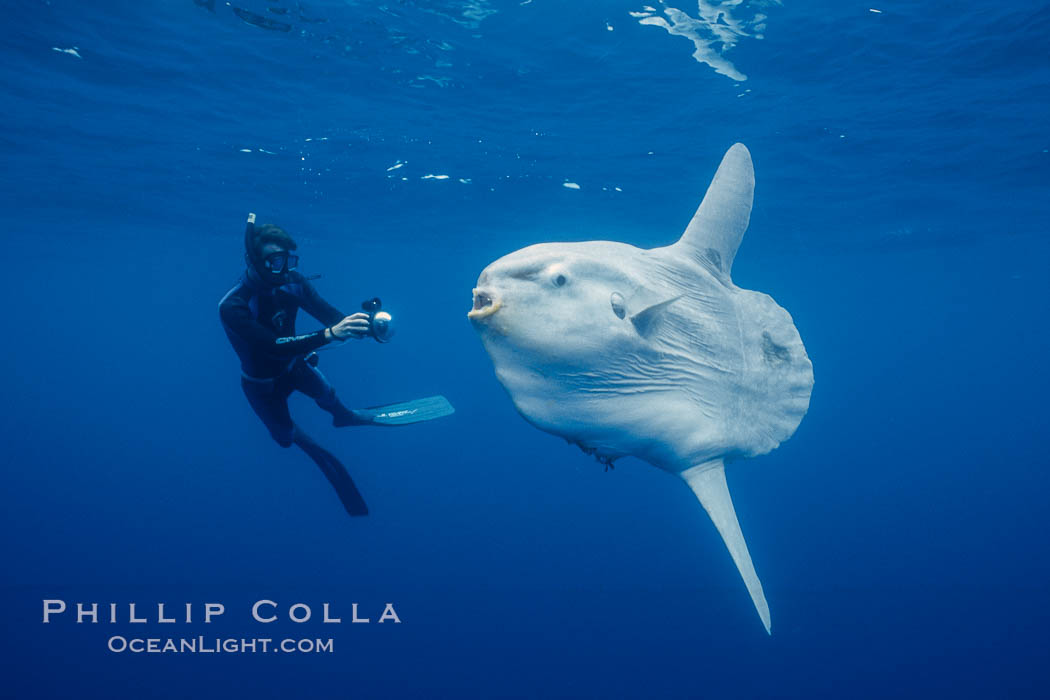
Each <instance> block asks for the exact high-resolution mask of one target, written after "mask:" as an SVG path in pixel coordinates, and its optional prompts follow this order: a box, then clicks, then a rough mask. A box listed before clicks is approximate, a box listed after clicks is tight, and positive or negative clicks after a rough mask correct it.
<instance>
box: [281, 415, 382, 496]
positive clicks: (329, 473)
mask: <svg viewBox="0 0 1050 700" xmlns="http://www.w3.org/2000/svg"><path fill="white" fill-rule="evenodd" d="M292 440H293V442H295V444H296V445H298V446H299V449H301V450H302V451H303V452H305V453H306V455H307V456H308V457H309V458H310V459H312V460H313V461H314V463H316V464H317V466H318V467H320V468H321V472H322V473H323V474H324V475H325V478H327V479H328V483H330V484H331V485H332V487H333V488H334V489H335V492H336V494H337V495H338V496H339V500H340V501H341V502H342V504H343V508H345V509H346V512H347V513H349V514H350V515H354V516H357V515H368V506H367V505H365V499H364V498H362V497H361V492H360V491H358V490H357V486H355V485H354V480H353V479H351V478H350V474H349V473H348V472H347V471H346V467H344V466H343V464H342V463H341V462H340V461H339V460H338V459H336V458H335V455H333V454H332V453H331V452H329V451H328V450H326V449H325V448H323V447H321V446H320V445H318V444H317V443H316V442H314V441H313V439H312V438H311V437H310V436H309V435H307V434H306V433H304V432H303V431H302V430H300V429H299V428H298V426H297V427H296V428H295V432H294V434H293V436H292Z"/></svg>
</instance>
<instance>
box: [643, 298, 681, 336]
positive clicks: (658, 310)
mask: <svg viewBox="0 0 1050 700" xmlns="http://www.w3.org/2000/svg"><path fill="white" fill-rule="evenodd" d="M681 298H682V295H681V294H679V295H678V296H676V297H671V298H670V299H665V300H664V301H661V302H660V303H658V304H653V305H651V306H647V307H645V308H644V309H642V310H641V311H639V312H638V313H636V314H631V323H632V324H634V329H635V330H636V331H638V335H649V331H650V330H651V329H652V327H653V323H654V322H655V321H656V320H657V319H658V318H659V317H660V315H661V314H663V312H664V311H665V310H666V309H667V307H668V306H670V305H671V304H673V303H674V302H676V301H678V300H679V299H681Z"/></svg>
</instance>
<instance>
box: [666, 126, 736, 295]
mask: <svg viewBox="0 0 1050 700" xmlns="http://www.w3.org/2000/svg"><path fill="white" fill-rule="evenodd" d="M754 195H755V168H754V166H753V165H752V163H751V153H749V152H748V150H747V147H746V146H744V144H742V143H738V144H734V145H733V146H732V147H731V148H730V149H729V150H728V151H726V154H725V156H724V157H723V158H722V163H721V165H719V166H718V171H717V172H716V173H715V176H714V178H713V179H712V180H711V184H710V185H709V186H708V188H707V194H705V195H704V200H703V201H702V202H700V208H699V209H697V210H696V213H695V214H694V215H693V218H692V220H691V221H690V222H689V226H688V227H687V228H686V230H685V233H683V234H682V237H681V238H680V239H679V240H678V242H677V243H676V244H675V245H674V248H676V249H678V250H680V251H681V252H682V253H683V254H686V255H689V256H691V257H692V258H694V259H695V260H697V261H698V262H701V263H703V264H705V265H707V266H708V267H709V268H712V269H714V270H715V271H717V272H718V273H720V274H722V275H725V276H726V277H729V275H730V273H731V272H732V269H733V259H734V258H735V257H736V251H737V248H739V247H740V241H741V239H743V237H744V232H745V231H747V225H748V222H749V221H750V220H751V204H752V202H753V200H754Z"/></svg>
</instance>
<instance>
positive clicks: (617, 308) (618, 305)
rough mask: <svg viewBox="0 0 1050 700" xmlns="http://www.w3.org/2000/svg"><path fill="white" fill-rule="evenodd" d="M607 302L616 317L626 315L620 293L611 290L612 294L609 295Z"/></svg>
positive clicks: (625, 308)
mask: <svg viewBox="0 0 1050 700" xmlns="http://www.w3.org/2000/svg"><path fill="white" fill-rule="evenodd" d="M609 303H610V304H612V310H613V313H614V314H616V315H617V316H618V317H620V318H623V317H624V316H626V315H627V307H626V305H625V304H624V301H623V295H622V294H620V293H619V292H613V293H612V296H610V297H609Z"/></svg>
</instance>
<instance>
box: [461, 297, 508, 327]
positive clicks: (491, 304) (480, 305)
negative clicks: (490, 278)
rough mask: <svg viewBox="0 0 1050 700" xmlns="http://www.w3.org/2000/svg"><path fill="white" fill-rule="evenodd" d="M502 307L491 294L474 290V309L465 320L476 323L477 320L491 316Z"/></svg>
mask: <svg viewBox="0 0 1050 700" xmlns="http://www.w3.org/2000/svg"><path fill="white" fill-rule="evenodd" d="M501 306H503V305H502V304H501V303H500V302H499V301H498V300H496V299H495V298H494V297H493V296H492V294H491V293H489V292H486V291H483V290H481V289H475V290H474V308H472V309H471V310H470V311H469V312H468V313H467V318H469V319H471V320H474V321H477V320H478V319H482V318H486V317H487V316H491V315H492V314H494V313H496V312H497V311H499V310H500V307H501Z"/></svg>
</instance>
